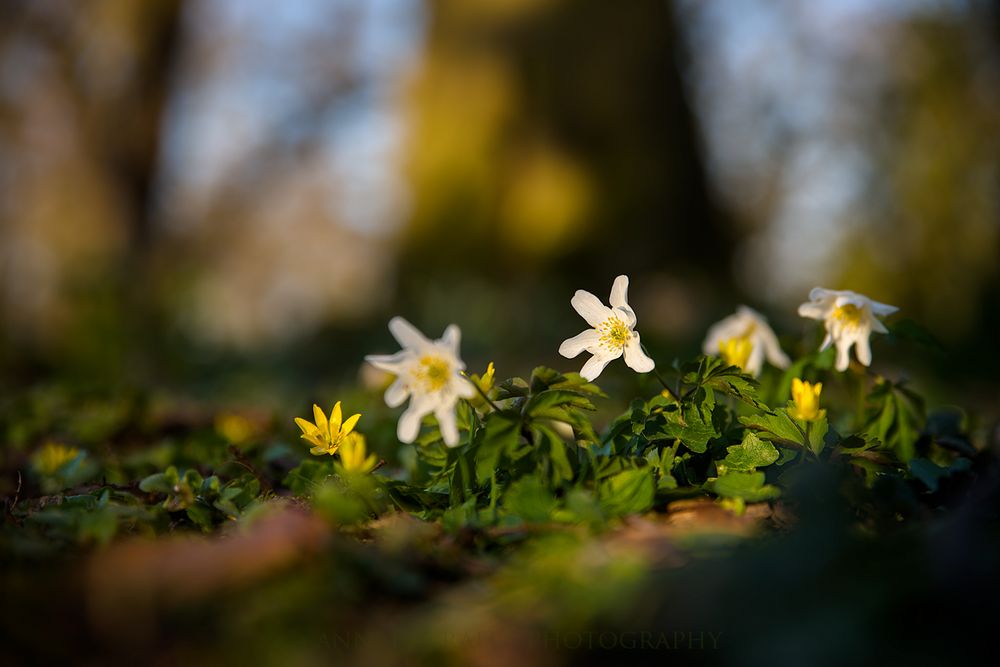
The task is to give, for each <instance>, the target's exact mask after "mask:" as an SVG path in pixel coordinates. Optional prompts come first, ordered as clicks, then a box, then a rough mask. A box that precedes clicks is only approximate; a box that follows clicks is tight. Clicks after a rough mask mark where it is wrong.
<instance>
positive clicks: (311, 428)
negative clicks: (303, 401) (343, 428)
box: [295, 417, 319, 435]
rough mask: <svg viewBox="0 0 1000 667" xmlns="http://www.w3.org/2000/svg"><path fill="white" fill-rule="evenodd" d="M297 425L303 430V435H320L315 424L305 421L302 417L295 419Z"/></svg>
mask: <svg viewBox="0 0 1000 667" xmlns="http://www.w3.org/2000/svg"><path fill="white" fill-rule="evenodd" d="M295 425H296V426H298V427H299V428H300V429H302V434H303V435H306V434H309V435H314V434H316V433H319V429H318V428H316V425H315V424H313V423H312V422H311V421H307V420H305V419H303V418H302V417H296V418H295Z"/></svg>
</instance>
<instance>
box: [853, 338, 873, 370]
mask: <svg viewBox="0 0 1000 667" xmlns="http://www.w3.org/2000/svg"><path fill="white" fill-rule="evenodd" d="M854 343H855V345H854V354H856V355H858V361H860V362H861V363H862V364H864V365H865V366H871V365H872V346H871V342H870V341H869V339H868V332H865V334H864V335H860V334H859V335H858V337H857V338H855V339H854Z"/></svg>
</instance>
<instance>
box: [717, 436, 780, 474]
mask: <svg viewBox="0 0 1000 667" xmlns="http://www.w3.org/2000/svg"><path fill="white" fill-rule="evenodd" d="M726 451H727V452H728V453H727V454H726V459H725V464H726V466H727V467H728V468H730V469H732V470H753V469H754V468H763V467H764V466H769V465H771V464H772V463H774V462H775V461H777V460H778V450H777V449H775V448H774V445H772V444H771V443H770V442H768V441H766V440H762V439H761V438H760V436H758V435H757V434H756V433H754V432H753V431H747V432H746V434H745V435H744V436H743V442H742V443H741V444H739V445H733V446H732V447H727V448H726Z"/></svg>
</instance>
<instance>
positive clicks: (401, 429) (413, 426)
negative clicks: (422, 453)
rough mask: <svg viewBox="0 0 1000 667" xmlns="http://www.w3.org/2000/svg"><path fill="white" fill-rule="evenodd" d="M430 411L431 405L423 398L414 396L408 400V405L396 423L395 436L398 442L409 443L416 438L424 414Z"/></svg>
mask: <svg viewBox="0 0 1000 667" xmlns="http://www.w3.org/2000/svg"><path fill="white" fill-rule="evenodd" d="M430 411H431V407H430V406H429V405H428V404H427V402H426V401H424V400H417V399H416V398H415V399H414V400H412V401H410V407H408V408H407V409H406V410H404V411H403V414H402V415H400V416H399V423H398V424H396V437H397V438H399V441H400V442H406V443H410V442H413V441H414V440H416V439H417V436H418V435H419V434H420V422H421V421H422V420H423V418H424V415H426V414H427V413H429V412H430Z"/></svg>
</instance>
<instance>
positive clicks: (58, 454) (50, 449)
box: [33, 442, 80, 475]
mask: <svg viewBox="0 0 1000 667" xmlns="http://www.w3.org/2000/svg"><path fill="white" fill-rule="evenodd" d="M79 454H80V450H79V449H77V448H76V447H67V446H66V445H61V444H59V443H57V442H47V443H45V444H44V445H43V446H42V448H41V449H39V450H38V451H37V452H35V456H34V458H33V463H34V465H35V470H37V471H38V472H39V473H41V474H43V475H54V474H56V473H57V472H59V468H62V467H63V466H64V465H66V464H67V463H69V462H70V461H72V460H73V459H75V458H76V457H77V456H78V455H79Z"/></svg>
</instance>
